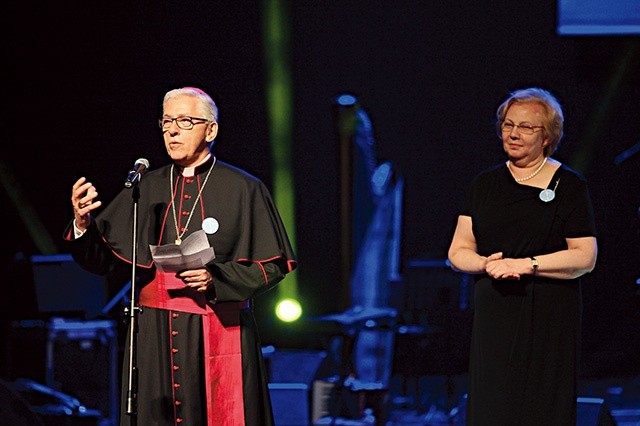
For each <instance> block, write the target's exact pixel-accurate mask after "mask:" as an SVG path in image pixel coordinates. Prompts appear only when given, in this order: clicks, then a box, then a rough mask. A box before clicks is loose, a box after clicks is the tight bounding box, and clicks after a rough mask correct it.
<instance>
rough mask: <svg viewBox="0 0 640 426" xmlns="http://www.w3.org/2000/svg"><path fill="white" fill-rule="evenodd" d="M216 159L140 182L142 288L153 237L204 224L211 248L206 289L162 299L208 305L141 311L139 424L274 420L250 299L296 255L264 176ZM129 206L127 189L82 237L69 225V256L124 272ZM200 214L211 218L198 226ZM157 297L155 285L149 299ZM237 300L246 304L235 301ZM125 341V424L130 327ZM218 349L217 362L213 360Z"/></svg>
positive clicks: (258, 424) (157, 240)
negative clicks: (213, 329)
mask: <svg viewBox="0 0 640 426" xmlns="http://www.w3.org/2000/svg"><path fill="white" fill-rule="evenodd" d="M214 161H215V159H214V158H213V157H212V158H210V159H209V161H207V162H206V163H205V164H203V165H201V166H199V167H198V168H197V169H196V170H195V175H194V176H193V177H184V176H182V174H181V170H180V169H179V168H178V167H173V168H172V167H171V166H165V167H162V168H160V169H157V170H152V171H149V172H148V173H147V174H146V175H145V176H144V178H143V179H142V180H141V181H140V183H139V185H138V186H139V191H140V199H139V202H138V205H139V207H138V217H139V225H138V231H139V232H138V250H137V252H138V253H137V256H138V257H137V262H136V263H137V272H138V284H137V285H138V288H139V289H140V292H141V294H142V293H144V292H146V291H147V290H148V289H150V288H152V287H151V286H152V285H154V283H156V282H157V280H158V273H157V271H156V269H155V267H154V264H153V259H152V257H151V253H150V249H149V245H162V244H167V243H173V242H174V241H175V240H176V236H177V230H176V228H179V229H180V232H182V231H183V230H184V229H183V228H184V227H185V226H186V227H187V229H186V232H185V233H184V235H182V239H183V240H184V239H185V238H186V237H187V236H189V235H190V234H191V233H192V232H194V231H196V230H199V229H203V228H207V229H208V230H209V232H208V233H207V238H208V240H209V244H210V246H211V247H213V248H214V251H215V255H216V257H215V259H214V260H213V262H212V263H210V264H209V265H207V266H208V267H209V269H210V270H211V272H212V274H213V275H214V288H213V289H212V290H211V291H209V292H207V293H206V294H205V295H202V294H197V293H196V292H195V291H194V290H191V289H188V288H185V286H184V285H181V286H182V287H181V288H180V289H178V290H175V291H174V292H173V293H170V295H171V297H170V299H172V300H165V301H164V302H167V303H168V304H169V305H171V304H172V303H173V302H174V301H178V302H180V301H185V300H186V301H191V300H193V301H195V304H196V305H198V304H199V306H200V307H201V308H203V312H205V310H206V312H205V313H204V314H200V313H198V312H200V311H197V312H195V313H194V312H193V311H189V310H183V309H179V308H178V309H175V308H166V307H165V308H163V307H162V306H160V305H159V304H155V303H151V304H150V305H151V306H149V305H145V306H144V307H143V309H142V312H141V313H140V314H139V316H138V333H137V342H138V345H137V365H138V372H139V374H138V394H137V398H136V402H137V404H136V408H137V410H136V421H137V424H140V425H151V424H153V425H175V424H177V423H180V424H183V425H194V426H202V425H207V424H208V425H210V426H211V425H215V426H218V425H255V426H264V425H272V424H273V415H272V412H271V405H270V399H269V394H268V388H267V372H266V370H265V366H264V362H263V359H262V353H261V345H260V341H259V336H258V332H257V326H256V323H255V319H254V316H253V313H252V310H251V308H250V307H249V305H250V304H249V303H248V302H250V301H252V300H253V298H254V297H255V296H257V295H259V294H260V293H262V292H264V291H267V290H268V289H270V288H272V287H273V286H274V285H275V284H277V283H278V282H279V281H280V280H282V279H283V277H284V276H285V274H287V273H288V272H290V271H292V270H293V269H294V268H295V267H296V261H295V258H294V254H293V251H292V249H291V246H290V243H289V240H288V238H287V234H286V232H285V229H284V226H283V224H282V222H281V220H280V217H279V215H278V212H277V210H276V208H275V206H274V204H273V201H272V199H271V196H270V194H269V193H268V191H267V189H266V187H265V186H264V184H263V183H262V182H260V181H259V180H258V179H257V178H255V177H253V176H251V175H249V174H247V173H245V172H243V171H242V170H239V169H237V168H234V167H232V166H230V165H228V164H225V163H223V162H220V161H217V162H216V163H215V166H214ZM212 167H213V168H212ZM209 172H210V173H209ZM205 180H206V185H205ZM171 182H173V187H172V185H171ZM201 188H202V189H201ZM200 192H201V194H200V195H198V194H199V193H200ZM172 200H173V202H174V203H175V206H176V207H175V215H176V220H175V222H177V226H176V224H175V222H174V218H173V214H174V213H173V208H172V206H171V202H172ZM132 212H133V209H132V189H125V190H123V191H122V192H121V193H120V194H118V195H117V196H116V198H115V199H114V200H113V201H112V202H110V203H109V204H108V206H107V207H106V208H105V209H104V210H103V211H102V212H101V213H100V214H99V215H98V216H97V217H96V219H95V221H94V222H93V223H92V225H91V226H90V227H89V228H88V230H87V231H86V233H85V234H84V235H83V236H82V237H80V238H78V239H72V238H71V235H70V232H71V229H70V228H68V229H67V230H66V231H65V238H66V239H67V240H68V242H69V248H70V251H71V253H72V254H73V256H74V259H75V260H76V261H77V262H78V263H79V264H81V265H82V266H83V267H85V268H86V269H88V270H90V271H92V272H94V273H98V274H110V275H111V276H124V277H127V276H129V277H130V273H129V272H127V271H130V270H131V259H132V256H131V252H132V250H131V224H132V223H133V220H132ZM191 212H193V214H191ZM190 214H191V216H190ZM189 217H191V219H190V220H189V219H188V218H189ZM205 220H206V221H207V222H206V223H208V224H209V225H208V226H205V225H203V222H204V221H205ZM187 221H188V222H189V223H188V226H187ZM212 224H213V225H212ZM205 230H206V229H205ZM212 231H213V232H212ZM154 291H155V290H154ZM155 296H156V294H155V293H154V292H153V291H152V292H151V300H152V301H153V298H154V297H155ZM174 296H175V297H174ZM241 305H242V306H245V307H246V308H238V306H241ZM234 306H235V308H234V309H231V310H229V307H234ZM211 317H215V319H216V324H217V326H218V328H217V330H218V334H217V335H216V334H213V333H207V332H206V330H209V329H208V328H207V327H208V326H209V325H210V321H209V319H208V318H211ZM220 333H222V334H224V335H225V336H227V335H229V336H232V339H235V337H233V336H237V339H235V340H233V341H232V345H230V346H233V347H229V348H226V347H224V348H223V347H221V346H220V345H221V343H220V341H223V340H224V337H223V336H222V335H221V334H220ZM234 333H237V334H234ZM126 343H127V344H126V347H125V356H124V361H125V362H124V368H123V370H124V371H123V383H122V385H123V393H122V397H123V399H122V401H121V403H122V406H121V418H120V421H121V424H122V425H128V424H130V420H131V418H130V417H131V416H129V415H127V414H126V413H125V412H124V410H125V408H126V399H125V398H126V396H127V395H126V390H127V388H128V374H127V371H126V370H127V367H128V352H129V345H128V343H129V336H127V340H126ZM216 357H217V359H220V360H221V362H218V361H212V359H213V358H216ZM231 358H233V359H234V360H233V363H235V364H234V367H237V368H236V370H235V371H238V373H239V374H236V373H230V372H229V369H227V368H226V365H227V364H225V362H226V361H225V359H231ZM205 365H206V368H205ZM239 370H241V371H239ZM230 374H231V375H232V377H230ZM211 392H213V394H211ZM211 395H213V397H212V396H211ZM243 412H244V413H243Z"/></svg>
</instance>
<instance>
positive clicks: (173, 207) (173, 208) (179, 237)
mask: <svg viewBox="0 0 640 426" xmlns="http://www.w3.org/2000/svg"><path fill="white" fill-rule="evenodd" d="M215 165H216V157H213V164H211V167H210V168H209V171H208V172H207V176H205V178H204V181H203V182H202V186H201V187H200V190H199V191H198V196H197V197H196V200H195V201H194V202H193V207H191V213H189V217H188V218H187V223H185V224H184V231H182V233H180V228H179V227H178V218H177V216H176V203H175V199H176V197H175V194H174V193H173V191H174V189H173V164H171V175H170V177H169V185H171V187H170V189H169V192H170V193H171V211H172V212H173V223H174V224H175V226H176V245H180V243H182V237H183V236H184V233H185V232H187V227H188V226H189V222H191V217H192V216H193V212H194V211H195V210H196V206H197V205H198V200H200V196H201V195H202V190H203V189H204V186H205V185H206V184H207V180H209V175H210V174H211V170H213V166H215Z"/></svg>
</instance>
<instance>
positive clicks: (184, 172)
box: [182, 153, 211, 177]
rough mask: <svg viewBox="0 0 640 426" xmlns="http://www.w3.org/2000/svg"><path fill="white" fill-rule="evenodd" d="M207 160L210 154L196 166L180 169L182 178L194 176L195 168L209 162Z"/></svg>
mask: <svg viewBox="0 0 640 426" xmlns="http://www.w3.org/2000/svg"><path fill="white" fill-rule="evenodd" d="M209 158H211V154H210V153H209V154H207V156H206V157H205V158H204V160H202V161H201V162H199V163H198V164H196V165H195V166H191V167H184V168H183V169H182V176H184V177H193V176H195V174H196V168H198V166H201V165H203V164H204V163H206V162H207V161H209Z"/></svg>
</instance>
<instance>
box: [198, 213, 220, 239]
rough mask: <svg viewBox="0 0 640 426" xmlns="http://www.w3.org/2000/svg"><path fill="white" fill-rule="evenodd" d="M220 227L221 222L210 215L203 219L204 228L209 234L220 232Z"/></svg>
mask: <svg viewBox="0 0 640 426" xmlns="http://www.w3.org/2000/svg"><path fill="white" fill-rule="evenodd" d="M218 228H220V224H219V223H218V221H217V220H215V219H214V218H212V217H208V218H206V219H205V220H203V221H202V229H203V230H204V232H206V233H207V234H209V235H211V234H215V233H216V232H218Z"/></svg>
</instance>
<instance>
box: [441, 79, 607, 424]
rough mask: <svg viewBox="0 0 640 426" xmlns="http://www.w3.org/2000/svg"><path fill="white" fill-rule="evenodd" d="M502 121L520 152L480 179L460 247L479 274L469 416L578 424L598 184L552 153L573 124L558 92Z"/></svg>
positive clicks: (503, 132)
mask: <svg viewBox="0 0 640 426" xmlns="http://www.w3.org/2000/svg"><path fill="white" fill-rule="evenodd" d="M497 126H498V131H499V134H500V136H501V139H502V144H503V149H504V151H505V153H506V154H507V157H508V160H507V162H506V164H505V163H502V164H499V165H498V166H495V167H493V168H491V169H489V170H487V171H485V172H483V173H481V174H480V175H478V176H477V177H476V178H475V179H474V181H473V183H472V185H471V187H470V188H469V190H468V192H467V195H466V198H465V202H464V207H463V209H462V212H461V214H460V216H459V217H458V222H457V225H456V229H455V232H454V235H453V238H452V241H451V246H450V248H449V255H448V257H449V261H450V262H451V265H452V267H453V269H455V270H456V271H460V272H464V273H468V274H475V275H476V283H475V290H474V305H475V311H474V320H473V333H472V343H471V359H470V366H469V400H468V404H467V414H466V415H467V424H469V425H492V426H498V425H509V426H513V425H536V426H538V425H573V424H575V421H576V406H577V403H576V398H577V391H576V387H577V385H576V382H577V376H578V356H579V342H580V321H581V292H580V281H579V277H580V276H582V275H584V274H586V273H588V272H591V271H592V270H593V268H594V267H595V262H596V257H597V241H596V233H595V225H594V218H593V210H592V206H591V201H590V197H589V193H588V189H587V186H586V182H585V180H584V178H583V177H582V176H581V175H580V174H578V173H577V172H575V171H573V170H571V169H570V168H568V167H567V166H566V165H564V164H561V163H560V162H559V161H557V160H554V159H553V158H551V155H552V154H553V153H554V152H555V150H556V148H557V147H558V144H559V142H560V139H561V138H562V133H563V130H562V129H563V112H562V108H561V107H560V104H559V103H558V101H557V100H556V99H555V98H554V96H553V95H552V94H551V93H549V92H548V91H546V90H543V89H540V88H527V89H523V90H518V91H516V92H513V93H511V95H510V96H509V97H508V98H507V99H506V100H505V101H504V102H503V103H502V104H501V105H500V107H499V108H498V110H497Z"/></svg>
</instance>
